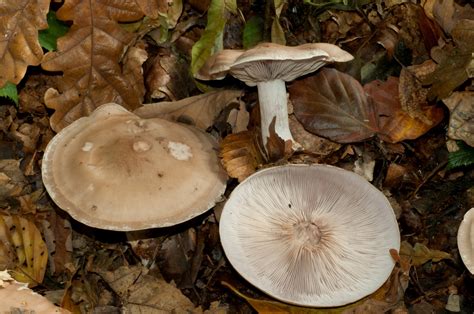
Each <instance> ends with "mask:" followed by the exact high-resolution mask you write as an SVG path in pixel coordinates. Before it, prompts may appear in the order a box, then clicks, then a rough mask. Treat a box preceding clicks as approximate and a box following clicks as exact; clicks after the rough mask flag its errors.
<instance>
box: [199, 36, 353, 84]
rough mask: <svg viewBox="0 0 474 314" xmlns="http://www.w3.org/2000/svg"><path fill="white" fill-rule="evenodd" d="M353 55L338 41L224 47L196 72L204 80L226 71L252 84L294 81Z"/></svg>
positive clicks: (216, 77) (217, 77)
mask: <svg viewBox="0 0 474 314" xmlns="http://www.w3.org/2000/svg"><path fill="white" fill-rule="evenodd" d="M352 59H353V56H352V55H351V54H350V53H348V52H346V51H344V50H342V49H341V48H339V47H338V46H336V45H333V44H328V43H310V44H303V45H300V46H294V47H291V46H283V45H279V44H275V43H262V44H259V45H257V46H255V47H253V48H251V49H249V50H246V51H243V50H228V49H225V50H222V51H220V52H218V53H217V54H215V55H213V56H212V57H211V58H210V59H209V60H208V62H207V63H206V64H205V65H204V66H203V67H202V68H201V70H200V71H199V72H198V73H197V74H196V75H195V76H196V78H198V79H202V80H215V79H223V78H224V77H225V75H226V74H227V72H229V73H230V74H231V75H232V76H234V77H236V78H238V79H239V80H241V81H243V82H245V83H246V84H247V85H249V86H255V85H256V84H257V83H258V82H262V81H271V80H274V79H280V80H283V81H286V82H288V81H292V80H294V79H295V78H297V77H300V76H303V75H305V74H308V73H311V72H314V71H316V70H317V69H319V68H321V67H322V66H324V65H326V64H328V63H333V62H346V61H350V60H352Z"/></svg>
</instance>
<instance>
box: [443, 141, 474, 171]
mask: <svg viewBox="0 0 474 314" xmlns="http://www.w3.org/2000/svg"><path fill="white" fill-rule="evenodd" d="M456 143H457V144H458V147H459V150H457V151H455V152H452V153H450V154H449V156H448V169H454V168H459V167H467V166H471V165H474V147H471V146H469V145H467V144H466V143H464V142H463V141H457V142H456Z"/></svg>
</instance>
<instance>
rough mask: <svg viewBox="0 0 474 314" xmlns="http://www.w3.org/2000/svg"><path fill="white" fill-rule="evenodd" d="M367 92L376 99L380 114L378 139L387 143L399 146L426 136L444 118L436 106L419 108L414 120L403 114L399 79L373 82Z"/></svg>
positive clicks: (366, 89) (441, 111)
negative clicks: (404, 141)
mask: <svg viewBox="0 0 474 314" xmlns="http://www.w3.org/2000/svg"><path fill="white" fill-rule="evenodd" d="M364 90H365V92H366V93H367V94H368V95H369V96H370V98H372V99H373V101H374V104H375V106H376V112H377V114H378V115H379V125H380V131H379V134H378V136H379V137H380V138H381V139H382V140H384V141H387V142H391V143H397V142H400V141H403V140H409V139H416V138H418V137H419V136H421V135H423V134H425V133H426V132H427V131H428V130H430V129H431V128H432V127H434V126H435V125H437V124H438V123H439V122H441V120H442V119H443V116H444V113H443V110H442V109H441V108H440V107H437V106H428V105H426V104H425V105H424V106H420V107H419V108H417V112H418V115H422V116H423V120H422V119H420V118H418V117H411V116H410V112H407V111H404V110H403V109H402V107H401V103H400V98H399V80H398V78H396V77H393V76H391V77H389V78H388V80H387V81H386V82H381V81H378V80H377V81H372V82H370V83H368V84H366V85H365V86H364Z"/></svg>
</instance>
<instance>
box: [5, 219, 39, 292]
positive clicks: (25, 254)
mask: <svg viewBox="0 0 474 314" xmlns="http://www.w3.org/2000/svg"><path fill="white" fill-rule="evenodd" d="M47 262H48V250H47V249H46V244H45V243H44V241H43V239H42V237H41V234H40V232H39V231H38V229H37V228H36V226H35V224H34V223H32V222H31V221H28V220H26V219H25V218H21V217H19V216H5V215H0V268H2V269H5V268H10V269H12V270H11V271H10V273H11V275H12V276H13V278H15V279H16V280H18V281H21V282H25V283H28V285H29V286H30V287H34V286H36V285H38V284H40V283H41V282H42V281H43V277H44V272H45V270H46V263H47Z"/></svg>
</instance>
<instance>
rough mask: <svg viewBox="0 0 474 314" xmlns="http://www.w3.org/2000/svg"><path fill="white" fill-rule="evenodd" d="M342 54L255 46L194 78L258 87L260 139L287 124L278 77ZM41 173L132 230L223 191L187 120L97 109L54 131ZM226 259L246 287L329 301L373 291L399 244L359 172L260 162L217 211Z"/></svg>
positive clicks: (82, 206) (75, 206)
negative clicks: (229, 80) (236, 81)
mask: <svg viewBox="0 0 474 314" xmlns="http://www.w3.org/2000/svg"><path fill="white" fill-rule="evenodd" d="M351 59H352V56H351V55H350V54H349V53H347V52H345V51H343V50H342V49H340V48H339V47H337V46H335V45H331V44H305V45H301V46H297V47H285V46H279V45H275V44H270V43H265V44H260V45H258V46H256V47H254V48H252V49H250V50H247V51H240V50H239V51H235V50H223V51H221V52H220V53H217V54H215V55H214V56H212V57H211V58H210V59H209V60H208V62H207V63H206V65H205V66H204V67H203V68H202V69H201V71H200V72H199V73H198V75H197V78H199V79H207V80H211V79H222V78H224V77H225V75H226V74H228V73H229V74H231V75H233V76H235V77H237V78H238V79H240V80H242V81H244V82H245V83H246V84H247V85H249V86H255V85H256V86H257V88H258V95H259V103H260V108H261V131H262V140H263V141H264V143H265V142H266V140H267V138H268V136H269V127H270V124H271V123H272V121H273V120H275V131H276V133H277V134H278V135H279V136H280V137H281V138H283V139H284V140H290V141H292V142H293V143H294V147H297V145H298V144H297V143H296V142H295V141H294V140H293V138H292V136H291V133H290V130H289V127H288V112H287V96H286V88H285V81H291V80H293V79H295V78H296V77H298V76H301V75H305V74H308V73H310V72H313V71H316V70H317V69H319V68H320V67H322V66H324V65H325V64H328V63H332V62H344V61H349V60H351ZM42 175H43V181H44V185H45V186H46V189H47V191H48V193H49V195H50V196H51V198H52V199H53V200H54V202H55V203H56V204H57V205H58V206H59V207H61V208H62V209H63V210H65V211H67V212H68V213H69V214H70V215H71V216H72V217H73V218H75V219H77V220H78V221H80V222H82V223H84V224H87V225H89V226H92V227H96V228H101V229H109V230H118V231H132V230H142V229H148V228H156V227H165V226H171V225H175V224H178V223H181V222H184V221H187V220H189V219H191V218H193V217H195V216H197V215H200V214H202V213H204V212H206V211H207V210H209V209H210V208H212V207H213V206H214V204H215V203H216V202H217V201H219V200H220V199H221V196H222V195H223V193H224V191H225V188H226V181H227V175H226V173H225V171H224V170H223V169H222V167H221V165H220V161H219V158H218V156H217V146H216V141H215V140H214V139H213V138H212V137H211V136H210V135H209V134H207V133H205V132H203V131H201V130H199V129H197V128H195V127H193V126H189V125H184V124H180V123H176V122H172V121H168V120H164V119H161V118H150V117H146V118H144V117H140V115H139V114H138V113H131V112H128V111H127V110H125V109H124V108H122V107H121V106H119V105H116V104H106V105H102V106H101V107H99V108H98V109H96V111H94V112H93V113H92V114H91V115H90V116H88V117H84V118H81V119H79V120H77V121H75V122H73V123H72V124H70V125H69V126H67V127H66V128H64V129H63V130H62V131H60V132H59V133H58V134H57V135H56V136H55V137H54V138H53V139H52V140H51V142H50V143H49V145H48V147H47V148H46V151H45V154H44V158H43V163H42ZM220 236H221V241H222V245H223V247H224V251H225V253H226V256H227V257H228V259H229V261H230V262H231V264H232V265H233V266H234V268H235V269H236V270H237V271H238V272H239V273H240V274H241V275H242V276H243V277H244V278H245V279H247V280H248V281H249V282H250V283H252V284H253V285H255V286H256V287H258V288H259V289H261V290H262V291H264V292H266V293H268V294H269V295H271V296H273V297H275V298H276V299H279V300H282V301H284V302H288V303H292V304H297V305H303V306H311V307H334V306H340V305H344V304H348V303H352V302H355V301H357V300H359V299H360V298H363V297H364V296H367V295H369V294H370V293H372V292H374V291H375V290H377V289H378V288H379V287H380V286H381V285H382V284H383V283H384V282H385V280H386V279H387V278H388V277H389V275H390V273H391V271H392V269H393V267H394V261H393V259H392V258H391V256H390V253H389V250H390V249H397V250H398V249H399V247H400V234H399V230H398V225H397V221H396V218H395V215H394V213H393V209H392V208H391V206H390V204H389V202H388V201H387V199H386V198H385V196H384V195H383V194H382V193H381V192H380V191H378V190H377V189H376V188H375V187H373V186H372V185H371V184H370V183H368V182H367V181H366V180H365V179H363V178H362V177H360V176H358V175H356V174H354V173H352V172H349V171H346V170H343V169H339V168H336V167H332V166H327V165H286V166H278V167H271V168H267V169H265V170H261V171H259V172H257V173H256V174H254V175H252V176H250V177H248V178H247V179H246V180H244V181H243V182H241V183H240V184H239V185H238V186H237V188H235V189H234V191H233V192H232V194H231V195H230V197H229V199H228V200H227V202H226V204H225V206H224V209H223V213H222V216H221V219H220Z"/></svg>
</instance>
